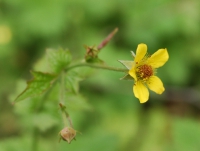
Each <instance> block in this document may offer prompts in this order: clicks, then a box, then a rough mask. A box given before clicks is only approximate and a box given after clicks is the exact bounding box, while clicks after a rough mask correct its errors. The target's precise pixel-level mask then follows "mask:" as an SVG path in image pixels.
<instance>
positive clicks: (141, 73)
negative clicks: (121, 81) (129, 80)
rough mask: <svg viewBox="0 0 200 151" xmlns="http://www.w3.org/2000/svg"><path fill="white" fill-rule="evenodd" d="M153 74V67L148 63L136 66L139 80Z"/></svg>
mask: <svg viewBox="0 0 200 151" xmlns="http://www.w3.org/2000/svg"><path fill="white" fill-rule="evenodd" d="M153 74H154V72H153V68H152V67H151V66H149V65H146V64H144V65H141V66H139V67H137V70H136V75H137V77H138V78H139V79H141V80H147V79H148V78H149V77H151V76H152V75H153Z"/></svg>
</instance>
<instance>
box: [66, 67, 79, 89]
mask: <svg viewBox="0 0 200 151" xmlns="http://www.w3.org/2000/svg"><path fill="white" fill-rule="evenodd" d="M81 80H82V78H80V77H79V75H78V74H77V72H75V71H71V72H68V73H67V74H66V80H65V84H66V88H67V90H68V91H70V92H73V93H78V91H79V81H81Z"/></svg>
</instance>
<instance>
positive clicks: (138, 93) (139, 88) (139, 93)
mask: <svg viewBox="0 0 200 151" xmlns="http://www.w3.org/2000/svg"><path fill="white" fill-rule="evenodd" d="M133 93H134V95H135V97H136V98H138V99H139V100H140V103H145V102H146V101H147V100H148V99H149V91H148V89H147V87H146V86H145V85H144V84H143V83H142V82H140V81H137V82H136V83H135V84H134V86H133Z"/></svg>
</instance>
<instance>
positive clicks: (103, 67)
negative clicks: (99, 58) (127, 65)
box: [66, 63, 128, 72]
mask: <svg viewBox="0 0 200 151" xmlns="http://www.w3.org/2000/svg"><path fill="white" fill-rule="evenodd" d="M81 66H85V67H91V68H98V69H104V70H111V71H117V72H127V71H128V70H127V69H124V68H115V67H110V66H105V65H96V64H89V63H80V64H75V65H72V66H69V67H68V68H67V69H66V70H67V71H68V70H71V69H73V68H76V67H81Z"/></svg>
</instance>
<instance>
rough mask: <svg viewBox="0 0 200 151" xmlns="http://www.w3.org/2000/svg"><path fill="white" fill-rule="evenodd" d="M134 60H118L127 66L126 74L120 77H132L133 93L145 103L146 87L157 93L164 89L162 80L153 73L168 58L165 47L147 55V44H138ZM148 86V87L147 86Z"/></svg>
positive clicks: (147, 92)
mask: <svg viewBox="0 0 200 151" xmlns="http://www.w3.org/2000/svg"><path fill="white" fill-rule="evenodd" d="M132 54H133V56H134V57H135V59H134V61H121V60H120V62H121V63H122V64H123V65H124V66H125V67H126V68H128V70H129V71H128V74H127V75H126V76H125V77H123V78H122V79H130V78H132V79H134V80H135V84H134V85H133V93H134V95H135V97H137V98H138V99H139V100H140V103H145V102H146V101H147V100H148V99H149V91H148V88H149V89H150V90H152V91H154V92H156V93H157V94H162V93H163V91H164V90H165V88H164V86H163V83H162V81H161V80H160V79H159V78H158V77H157V76H156V75H155V70H156V69H157V68H159V67H161V66H163V65H164V64H165V62H167V60H168V59H169V55H168V52H167V49H159V50H158V51H156V52H155V53H154V54H153V55H151V56H149V55H147V45H146V44H139V45H138V47H137V50H136V55H135V54H134V53H133V52H132ZM147 87H148V88H147Z"/></svg>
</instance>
